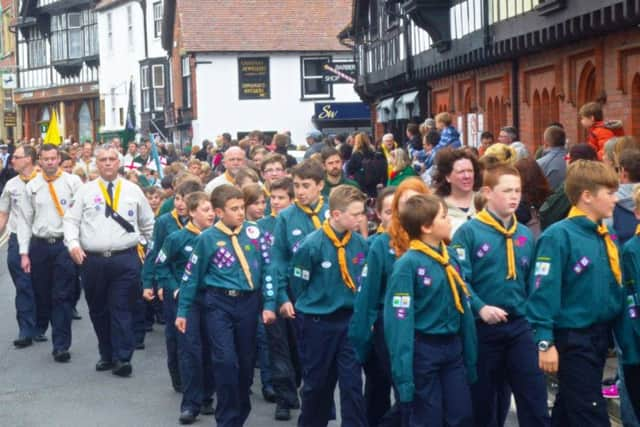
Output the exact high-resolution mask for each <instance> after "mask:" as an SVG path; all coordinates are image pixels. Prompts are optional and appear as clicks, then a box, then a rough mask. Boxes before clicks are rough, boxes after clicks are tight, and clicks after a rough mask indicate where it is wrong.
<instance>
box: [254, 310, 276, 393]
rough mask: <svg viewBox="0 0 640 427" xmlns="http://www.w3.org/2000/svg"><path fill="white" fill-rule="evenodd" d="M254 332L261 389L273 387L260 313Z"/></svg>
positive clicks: (267, 347) (265, 333) (265, 334)
mask: <svg viewBox="0 0 640 427" xmlns="http://www.w3.org/2000/svg"><path fill="white" fill-rule="evenodd" d="M257 325H258V326H257V328H258V329H257V330H256V334H257V335H256V340H257V343H256V344H257V352H258V356H257V357H258V366H259V367H260V382H261V383H262V388H263V389H264V388H268V387H273V383H272V379H273V372H272V370H271V354H270V352H269V343H268V341H267V331H266V330H265V325H264V323H262V313H260V314H259V315H258V324H257Z"/></svg>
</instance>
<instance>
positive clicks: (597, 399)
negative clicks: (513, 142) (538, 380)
mask: <svg viewBox="0 0 640 427" xmlns="http://www.w3.org/2000/svg"><path fill="white" fill-rule="evenodd" d="M617 187H618V178H617V176H616V174H615V172H614V171H613V170H612V169H610V168H609V167H608V166H606V165H604V164H602V163H599V162H592V161H587V160H577V161H575V162H573V163H572V164H571V165H570V166H569V169H568V171H567V178H566V181H565V192H566V193H567V197H568V198H569V201H570V202H571V204H572V205H573V208H572V209H571V211H570V212H569V216H568V217H567V219H565V220H563V221H560V222H557V223H555V224H554V225H552V226H551V227H549V228H548V229H547V230H545V231H544V233H542V235H541V236H540V239H539V241H538V244H537V247H536V255H535V264H534V267H533V273H532V274H531V278H530V289H531V295H530V297H529V300H528V301H527V307H526V308H527V317H528V318H529V321H530V322H531V325H532V326H533V328H534V330H535V339H536V342H537V343H538V358H539V364H540V368H541V369H542V370H543V371H545V372H547V373H556V372H557V376H558V379H559V383H560V388H559V390H558V395H557V397H556V401H555V405H554V409H553V414H552V418H553V420H552V422H553V424H554V425H568V426H578V425H579V426H583V425H594V426H595V425H597V426H600V425H609V416H608V414H607V405H606V404H605V401H604V399H603V397H602V391H601V384H600V381H601V379H602V372H603V369H604V364H605V361H606V357H607V347H608V341H609V336H610V334H611V322H612V321H613V320H614V319H615V318H616V317H617V316H618V315H619V314H620V312H621V310H622V308H623V303H624V296H625V295H624V288H623V287H622V274H621V271H620V260H619V253H618V248H617V246H616V244H615V235H613V234H610V233H609V230H607V227H606V226H605V225H604V224H602V220H603V219H604V218H607V217H610V216H611V215H612V214H613V208H614V206H615V203H616V195H615V193H616V189H617Z"/></svg>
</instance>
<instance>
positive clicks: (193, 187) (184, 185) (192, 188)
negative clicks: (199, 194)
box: [176, 179, 202, 197]
mask: <svg viewBox="0 0 640 427" xmlns="http://www.w3.org/2000/svg"><path fill="white" fill-rule="evenodd" d="M196 191H202V184H200V181H196V180H191V179H189V180H187V181H183V182H181V183H180V185H178V187H177V188H176V194H177V195H179V196H181V197H184V196H186V195H187V194H190V193H195V192H196Z"/></svg>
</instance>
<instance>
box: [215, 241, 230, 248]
mask: <svg viewBox="0 0 640 427" xmlns="http://www.w3.org/2000/svg"><path fill="white" fill-rule="evenodd" d="M226 244H227V243H226V242H217V243H216V246H218V247H222V246H225V245H226Z"/></svg>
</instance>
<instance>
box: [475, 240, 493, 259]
mask: <svg viewBox="0 0 640 427" xmlns="http://www.w3.org/2000/svg"><path fill="white" fill-rule="evenodd" d="M490 250H491V246H489V244H488V243H483V244H482V246H480V247H479V248H478V250H477V252H476V256H477V257H478V258H483V257H484V256H485V255H486V254H487V253H488V252H489V251H490Z"/></svg>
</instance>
